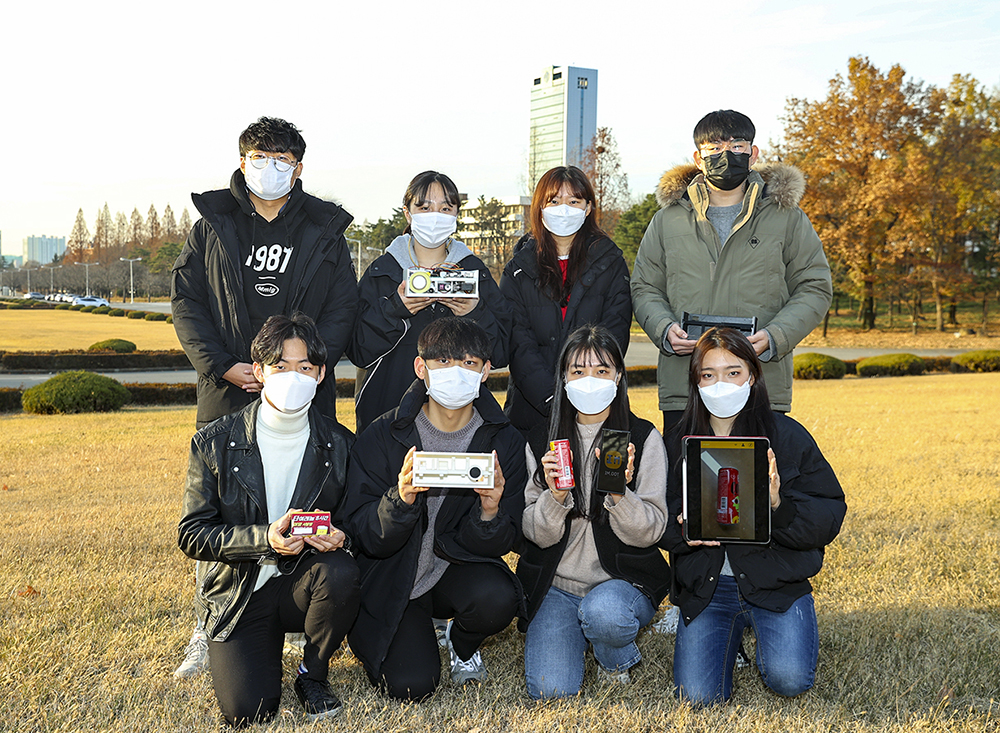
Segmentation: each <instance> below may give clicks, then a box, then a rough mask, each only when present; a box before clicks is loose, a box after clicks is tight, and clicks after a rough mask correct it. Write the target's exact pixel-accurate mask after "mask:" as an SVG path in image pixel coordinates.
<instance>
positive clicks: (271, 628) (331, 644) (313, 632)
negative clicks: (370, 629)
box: [208, 550, 360, 726]
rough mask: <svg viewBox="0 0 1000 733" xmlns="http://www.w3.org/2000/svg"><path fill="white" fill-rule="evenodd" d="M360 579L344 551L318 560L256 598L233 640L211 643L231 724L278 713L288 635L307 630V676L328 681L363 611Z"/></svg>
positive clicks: (219, 693)
mask: <svg viewBox="0 0 1000 733" xmlns="http://www.w3.org/2000/svg"><path fill="white" fill-rule="evenodd" d="M358 579H359V576H358V566H357V564H356V563H355V562H354V558H353V557H351V556H350V555H349V554H347V553H346V552H344V551H343V550H337V551H335V552H322V553H318V554H315V555H311V556H309V557H307V558H304V559H303V560H302V562H301V563H299V566H298V567H297V568H296V569H295V571H294V572H293V573H291V574H289V575H279V576H276V577H273V578H271V579H270V580H268V581H267V583H265V584H264V586H263V587H261V588H260V590H257V591H256V592H254V594H253V595H252V596H250V601H249V603H248V604H247V607H246V608H245V609H244V611H243V613H242V615H241V616H240V618H239V621H237V622H236V627H235V628H234V629H233V631H232V633H231V634H230V635H229V638H228V639H226V640H225V641H209V643H208V658H209V663H210V665H211V668H212V685H213V686H214V687H215V697H216V699H218V701H219V707H220V708H221V710H222V715H223V716H224V717H225V719H226V722H227V723H229V724H230V725H236V726H244V725H250V724H251V723H257V722H262V721H266V720H269V719H270V718H272V717H273V716H274V714H275V713H276V712H277V710H278V704H279V702H280V701H281V654H282V649H283V648H284V644H285V633H286V632H305V637H306V646H305V653H304V658H303V663H304V664H305V666H306V669H307V670H308V672H307V673H306V674H307V676H308V677H311V678H312V679H317V680H325V679H326V675H327V671H328V670H329V665H330V658H331V657H332V656H333V654H334V652H336V651H337V649H338V648H339V647H340V643H341V642H342V641H343V640H344V637H345V636H346V635H347V632H348V630H349V629H350V628H351V625H352V624H353V623H354V619H355V617H356V616H357V614H358V604H359V600H360V590H359V583H358Z"/></svg>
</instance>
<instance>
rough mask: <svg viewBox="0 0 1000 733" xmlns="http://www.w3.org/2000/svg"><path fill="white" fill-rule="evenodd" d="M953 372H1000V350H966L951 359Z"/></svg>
mask: <svg viewBox="0 0 1000 733" xmlns="http://www.w3.org/2000/svg"><path fill="white" fill-rule="evenodd" d="M951 371H953V372H1000V350H998V349H983V350H981V351H966V352H965V353H964V354H959V355H958V356H956V357H955V358H953V359H952V360H951Z"/></svg>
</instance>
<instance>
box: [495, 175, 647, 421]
mask: <svg viewBox="0 0 1000 733" xmlns="http://www.w3.org/2000/svg"><path fill="white" fill-rule="evenodd" d="M595 206H596V202H595V194H594V188H593V186H591V185H590V181H589V180H587V176H586V175H585V174H584V172H583V171H581V170H580V169H579V168H575V167H573V166H561V167H559V168H553V169H552V170H550V171H548V172H547V173H545V175H543V176H542V177H541V178H540V179H539V181H538V185H536V186H535V194H534V196H533V197H532V199H531V214H530V219H531V233H530V234H526V235H525V236H524V237H523V238H522V239H521V241H520V242H518V243H517V246H516V247H515V248H514V256H513V257H512V258H511V260H510V262H508V263H507V266H506V267H504V270H503V276H502V277H501V278H500V292H502V293H503V294H504V296H505V297H506V298H507V300H508V301H510V304H511V308H512V309H513V318H514V334H515V337H514V339H512V341H511V347H510V378H509V381H508V385H507V401H506V403H505V404H504V412H506V413H507V417H508V418H509V419H510V421H511V422H512V423H513V424H514V427H516V428H517V429H518V430H520V431H522V432H523V433H525V434H527V432H528V431H529V430H530V429H531V428H532V427H534V426H535V425H539V424H542V425H545V424H547V423H548V419H549V409H550V407H551V404H552V403H551V400H552V395H553V394H554V393H555V392H557V391H558V389H557V388H556V384H555V382H556V381H558V380H555V379H553V375H554V374H555V370H556V359H557V357H558V355H559V349H560V347H561V346H562V344H563V342H565V341H566V337H567V336H569V334H570V333H572V332H573V331H574V330H576V329H577V328H579V327H580V326H584V325H593V324H600V325H602V326H604V327H605V328H607V329H608V330H609V331H610V332H611V335H612V336H614V337H615V339H617V341H618V344H619V345H620V346H621V350H622V352H623V353H624V352H625V351H627V350H628V339H629V328H630V327H631V325H632V296H631V295H630V293H629V277H628V265H627V264H626V263H625V258H624V257H623V256H622V251H621V250H620V249H618V246H617V245H616V244H615V243H614V242H612V241H611V239H609V238H608V236H607V235H606V234H605V233H604V232H602V231H601V230H600V228H599V227H598V226H597V211H596V209H595Z"/></svg>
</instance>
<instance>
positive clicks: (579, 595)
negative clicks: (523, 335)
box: [517, 326, 670, 699]
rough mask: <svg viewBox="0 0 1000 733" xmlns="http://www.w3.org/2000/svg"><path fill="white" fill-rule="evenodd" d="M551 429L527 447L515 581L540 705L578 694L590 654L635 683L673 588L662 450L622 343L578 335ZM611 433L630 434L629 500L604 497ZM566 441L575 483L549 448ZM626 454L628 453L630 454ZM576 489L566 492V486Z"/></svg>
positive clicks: (567, 350)
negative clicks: (639, 408) (641, 411)
mask: <svg viewBox="0 0 1000 733" xmlns="http://www.w3.org/2000/svg"><path fill="white" fill-rule="evenodd" d="M555 381H556V382H557V384H558V386H559V389H557V390H556V393H555V397H554V398H553V400H552V402H553V405H552V418H551V420H550V421H549V426H548V429H547V430H546V428H545V426H544V425H539V426H538V427H537V428H536V429H534V430H532V431H531V433H530V434H529V436H528V449H527V464H528V465H527V468H528V476H529V477H531V478H529V479H528V484H527V487H526V488H525V490H524V503H525V509H524V517H523V521H522V529H523V530H524V536H525V539H526V541H525V542H524V543H523V547H522V548H521V557H520V559H519V560H518V564H517V577H518V579H519V580H520V581H521V584H522V586H523V588H524V593H525V596H526V597H527V613H526V615H525V617H524V618H522V619H521V620H520V621H519V622H518V625H519V627H520V628H521V630H522V631H524V630H525V629H526V630H527V636H526V639H525V647H524V669H525V680H526V682H527V687H528V694H529V695H530V696H531V697H533V698H535V699H539V698H553V697H567V696H572V695H576V694H577V693H579V691H580V686H581V684H582V683H583V670H584V656H585V654H586V652H587V648H588V647H590V646H593V649H594V656H595V658H596V659H597V665H598V670H599V673H600V675H601V676H602V677H604V678H605V679H608V680H611V681H615V682H622V683H625V684H627V683H628V682H629V681H630V678H629V672H628V670H629V668H631V667H632V666H634V665H635V664H636V663H637V662H638V661H639V660H640V659H641V655H640V654H639V649H638V647H636V644H635V637H636V634H638V632H639V629H641V628H642V627H643V626H645V625H646V624H648V623H649V622H650V621H651V620H652V618H653V614H654V613H655V612H656V609H657V607H658V606H659V605H660V601H662V600H663V597H664V596H665V595H666V593H667V589H668V587H669V585H670V568H669V567H668V566H667V563H666V560H665V559H664V557H663V554H662V553H661V552H660V550H659V548H658V547H657V546H656V542H657V541H658V540H659V539H660V537H661V536H662V534H663V531H664V528H665V526H666V523H667V513H666V496H665V492H664V485H665V482H666V463H665V452H664V449H663V441H662V439H661V437H660V434H659V432H658V431H657V430H656V428H654V427H653V425H652V423H650V422H647V421H646V420H642V419H640V418H638V417H636V416H635V415H634V414H632V412H631V411H630V410H629V402H628V391H627V386H628V385H627V383H626V375H625V363H624V360H623V358H622V352H621V349H620V348H619V346H618V342H617V341H616V340H615V338H614V337H613V336H612V335H611V333H610V332H609V331H608V330H607V329H605V328H602V327H600V326H586V327H584V328H581V329H578V330H577V331H574V332H573V333H572V334H570V337H569V339H568V340H567V341H566V344H565V345H564V346H563V349H562V353H561V354H560V356H559V371H558V372H557V378H556V380H555ZM602 428H605V429H607V428H610V429H616V430H628V431H630V439H629V443H628V449H627V455H628V457H627V461H626V460H625V456H622V455H620V454H619V455H618V457H619V458H621V459H622V462H623V463H625V466H626V471H625V476H624V480H625V485H624V487H623V489H622V493H602V492H601V491H600V490H599V489H600V488H601V485H600V483H599V480H598V479H599V473H600V466H602V465H609V466H610V465H612V463H613V458H614V457H615V456H614V453H613V452H612V451H611V449H610V448H609V449H608V458H609V460H608V461H599V460H598V458H599V457H600V453H601V446H602ZM559 439H568V440H569V443H570V448H571V451H572V457H571V462H572V468H573V476H574V477H575V480H574V482H573V483H574V485H573V486H572V487H571V488H560V485H565V484H560V485H557V483H556V479H557V478H559V477H560V476H562V475H563V472H562V471H561V470H560V465H559V459H558V457H557V453H556V452H555V451H553V450H549V448H550V444H549V441H554V440H559ZM622 447H623V449H624V446H622ZM567 483H568V482H567Z"/></svg>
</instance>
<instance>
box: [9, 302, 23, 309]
mask: <svg viewBox="0 0 1000 733" xmlns="http://www.w3.org/2000/svg"><path fill="white" fill-rule="evenodd" d="M7 310H9V311H21V310H24V306H23V305H22V304H21V303H8V304H7Z"/></svg>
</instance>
